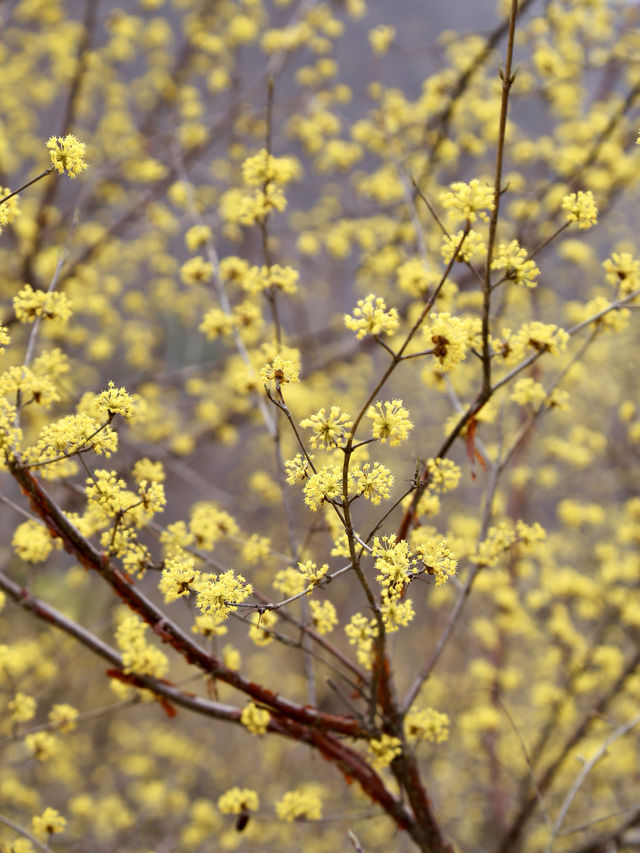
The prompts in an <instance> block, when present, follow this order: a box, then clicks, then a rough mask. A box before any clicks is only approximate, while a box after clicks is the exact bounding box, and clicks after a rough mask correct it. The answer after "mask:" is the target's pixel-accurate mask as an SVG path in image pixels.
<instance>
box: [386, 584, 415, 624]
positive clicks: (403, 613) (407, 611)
mask: <svg viewBox="0 0 640 853" xmlns="http://www.w3.org/2000/svg"><path fill="white" fill-rule="evenodd" d="M380 609H381V611H382V620H383V622H384V627H385V629H386V630H387V631H388V632H389V633H393V632H394V631H397V630H398V629H399V628H404V627H406V626H407V625H408V624H409V622H411V621H412V620H413V617H414V616H415V615H416V614H415V610H414V609H413V602H412V601H411V599H410V598H405V599H402V598H400V596H399V595H396V594H395V593H394V592H392V591H390V590H384V591H383V593H382V603H381V606H380Z"/></svg>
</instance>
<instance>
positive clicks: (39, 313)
mask: <svg viewBox="0 0 640 853" xmlns="http://www.w3.org/2000/svg"><path fill="white" fill-rule="evenodd" d="M0 209H1V208H0ZM13 309H14V311H15V312H16V317H17V318H18V320H19V321H20V322H21V323H33V322H34V321H35V320H36V319H37V318H38V317H44V318H46V319H48V320H61V321H62V322H63V323H66V321H67V320H68V319H69V317H70V316H71V302H70V301H69V298H68V297H67V295H66V294H65V293H57V292H56V291H45V290H33V288H32V287H31V285H30V284H25V286H24V287H23V288H22V289H21V290H20V292H19V293H18V294H17V295H16V296H14V297H13Z"/></svg>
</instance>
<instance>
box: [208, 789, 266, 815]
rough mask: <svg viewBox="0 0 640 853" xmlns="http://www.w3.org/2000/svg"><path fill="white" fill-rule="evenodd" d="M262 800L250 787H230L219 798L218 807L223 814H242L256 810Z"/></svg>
mask: <svg viewBox="0 0 640 853" xmlns="http://www.w3.org/2000/svg"><path fill="white" fill-rule="evenodd" d="M259 804H260V801H259V799H258V795H257V794H256V792H255V791H253V790H251V789H250V788H237V787H236V788H230V789H229V790H228V791H225V792H224V794H222V795H221V796H220V797H219V798H218V808H219V809H220V811H221V812H222V814H242V813H244V812H255V811H257V809H258V806H259Z"/></svg>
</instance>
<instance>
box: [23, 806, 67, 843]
mask: <svg viewBox="0 0 640 853" xmlns="http://www.w3.org/2000/svg"><path fill="white" fill-rule="evenodd" d="M66 825H67V821H66V819H65V818H63V817H62V815H61V814H60V813H59V812H58V811H56V809H52V808H50V807H49V808H46V809H45V810H44V811H43V812H42V814H41V815H34V817H32V818H31V828H32V829H33V834H34V835H35V836H36V838H39V839H40V840H41V841H47V840H48V839H49V837H50V836H52V835H55V834H56V833H58V832H64V829H65V827H66Z"/></svg>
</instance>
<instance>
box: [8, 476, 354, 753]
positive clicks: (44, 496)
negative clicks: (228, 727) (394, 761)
mask: <svg viewBox="0 0 640 853" xmlns="http://www.w3.org/2000/svg"><path fill="white" fill-rule="evenodd" d="M9 468H10V471H11V473H12V475H13V476H14V477H15V479H16V480H17V482H18V483H19V485H20V487H21V488H22V490H23V492H24V493H25V494H26V495H27V496H28V498H29V500H30V504H31V508H32V510H33V512H34V513H35V514H36V515H37V516H38V517H39V518H40V519H41V520H42V521H43V523H44V524H45V525H46V526H47V528H48V530H49V531H50V533H51V535H52V536H54V537H59V538H60V539H61V540H62V543H63V546H64V548H65V550H66V551H67V552H69V553H71V554H73V555H74V556H75V557H76V558H77V559H78V560H79V562H80V563H81V564H82V565H83V566H84V567H85V568H86V569H88V570H93V571H96V572H97V573H98V574H99V575H100V576H101V577H102V578H103V579H104V580H105V581H106V582H107V583H108V584H109V585H110V586H111V588H112V589H113V590H114V592H115V593H116V594H117V595H118V596H119V597H120V598H121V599H122V600H123V601H124V602H125V604H127V605H128V607H130V608H131V610H133V611H134V612H135V613H137V614H138V615H139V616H140V617H141V618H142V619H143V620H144V621H145V622H146V623H147V624H148V625H150V626H151V628H152V629H153V630H154V631H155V633H156V634H158V635H159V636H160V637H161V639H162V640H163V642H166V643H168V644H169V645H170V646H171V647H172V648H173V649H175V650H176V651H177V652H178V654H180V655H181V656H182V657H183V658H184V659H185V660H186V661H188V662H189V663H192V664H194V666H196V667H198V669H200V670H201V671H203V672H206V673H208V674H210V675H212V676H214V677H215V678H217V679H219V680H220V681H223V682H225V683H226V684H229V685H231V686H232V687H235V688H236V689H237V690H240V691H241V692H242V693H245V694H247V695H248V696H250V697H251V698H252V699H253V700H255V701H256V702H259V703H260V704H262V705H265V706H266V707H267V708H269V709H271V710H273V711H274V712H277V713H279V714H281V715H282V716H284V717H287V718H290V719H292V720H296V721H297V722H299V723H302V724H306V725H311V726H318V727H320V728H321V729H323V730H324V731H330V732H337V733H340V734H343V735H350V736H351V737H358V738H366V737H367V733H366V732H365V731H364V730H363V729H362V727H361V725H360V723H359V722H358V720H356V719H354V718H353V717H350V716H342V715H336V714H328V713H325V712H322V711H318V710H317V709H316V708H312V707H310V706H307V705H300V704H299V703H297V702H292V701H291V700H289V699H285V698H284V697H282V696H279V695H278V694H277V693H274V692H273V691H272V690H269V689H268V688H266V687H264V686H263V685H261V684H257V683H256V682H253V681H249V680H248V679H246V678H244V677H243V676H242V675H241V674H240V673H239V672H236V671H235V670H233V669H230V668H229V667H227V666H225V665H224V664H223V663H222V661H220V660H218V659H217V658H216V657H214V656H213V655H211V654H209V653H208V652H205V651H204V650H203V649H201V648H200V647H199V646H198V645H197V643H195V642H194V641H193V640H192V639H191V637H190V636H189V635H188V634H187V633H185V632H184V631H183V630H182V629H181V628H180V627H179V626H178V625H176V624H175V623H173V622H172V621H171V620H169V619H167V617H166V615H165V614H164V613H163V612H162V611H161V610H160V609H159V608H157V607H156V605H155V604H153V602H151V601H150V600H149V599H148V598H147V597H146V596H145V595H144V594H143V593H141V592H140V591H139V590H138V589H137V587H136V586H135V585H134V584H133V583H132V581H131V578H130V577H129V576H128V575H126V574H125V573H124V572H123V571H122V570H121V569H119V568H117V567H115V566H113V565H112V563H111V562H110V560H109V559H108V557H107V555H106V554H105V553H103V552H100V551H98V550H97V549H96V548H95V547H94V546H93V545H92V544H91V543H90V542H89V541H88V540H87V539H85V538H84V537H83V536H82V535H81V534H80V533H79V532H78V531H77V530H76V528H75V527H74V526H73V524H71V522H70V521H69V520H68V519H67V518H66V516H65V515H64V513H63V512H62V510H61V509H60V508H59V507H58V505H57V504H56V503H55V501H53V500H52V498H51V497H50V496H49V495H48V493H47V492H46V490H45V489H44V488H43V486H42V485H41V484H40V483H39V482H38V480H37V479H36V478H35V477H34V476H33V474H32V473H31V472H30V471H28V470H26V469H25V468H22V467H21V466H20V463H19V460H12V461H11V462H10V463H9Z"/></svg>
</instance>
